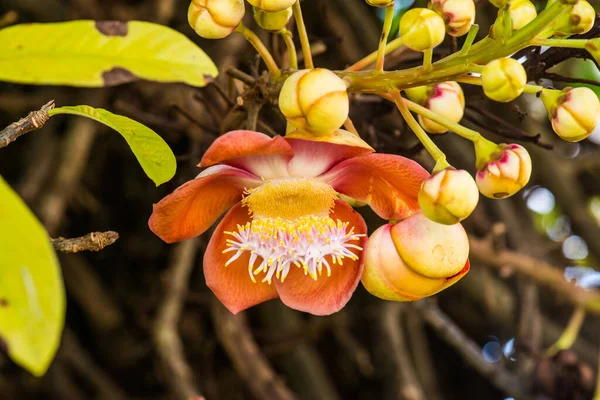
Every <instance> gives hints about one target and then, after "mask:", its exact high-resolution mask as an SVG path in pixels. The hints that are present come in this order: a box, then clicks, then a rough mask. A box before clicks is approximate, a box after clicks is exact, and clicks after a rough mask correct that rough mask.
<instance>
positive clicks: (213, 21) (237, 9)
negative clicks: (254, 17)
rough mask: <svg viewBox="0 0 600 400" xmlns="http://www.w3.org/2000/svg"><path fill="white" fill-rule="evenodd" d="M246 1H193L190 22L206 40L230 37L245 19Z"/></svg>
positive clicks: (189, 10)
mask: <svg viewBox="0 0 600 400" xmlns="http://www.w3.org/2000/svg"><path fill="white" fill-rule="evenodd" d="M244 13H245V7H244V0H192V3H191V4H190V7H189V9H188V22H189V23H190V26H191V27H192V28H193V29H194V31H196V33H197V34H198V35H200V36H201V37H203V38H206V39H222V38H224V37H226V36H228V35H229V34H230V33H231V32H233V30H234V29H235V28H236V27H237V26H238V25H239V23H240V22H241V21H242V18H244Z"/></svg>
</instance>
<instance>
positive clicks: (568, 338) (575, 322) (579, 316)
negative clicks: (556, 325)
mask: <svg viewBox="0 0 600 400" xmlns="http://www.w3.org/2000/svg"><path fill="white" fill-rule="evenodd" d="M584 320H585V308H584V307H581V306H580V307H577V308H576V309H575V312H573V315H571V319H569V323H568V324H567V327H566V328H565V330H564V332H563V333H562V334H561V335H560V337H559V338H558V340H557V341H556V343H554V344H553V345H552V346H550V348H548V350H546V356H548V357H553V356H554V355H556V353H558V352H559V351H561V350H567V349H570V348H571V347H572V346H573V343H575V340H577V336H579V331H580V330H581V325H583V321H584Z"/></svg>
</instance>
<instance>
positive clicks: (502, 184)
mask: <svg viewBox="0 0 600 400" xmlns="http://www.w3.org/2000/svg"><path fill="white" fill-rule="evenodd" d="M530 177H531V157H529V153H527V150H525V148H524V147H523V146H520V145H518V144H500V145H498V146H497V151H495V152H493V153H492V154H491V155H490V156H489V157H488V158H487V159H484V160H480V162H479V165H478V169H477V175H476V178H475V180H476V182H477V187H478V188H479V191H480V192H481V194H483V195H484V196H486V197H489V198H491V199H503V198H505V197H509V196H512V195H513V194H515V193H517V192H518V191H519V190H521V188H523V186H525V185H526V184H527V182H529V178H530Z"/></svg>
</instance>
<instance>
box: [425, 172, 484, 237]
mask: <svg viewBox="0 0 600 400" xmlns="http://www.w3.org/2000/svg"><path fill="white" fill-rule="evenodd" d="M478 201H479V190H477V184H476V183H475V180H474V179H473V177H472V176H471V174H469V173H468V172H467V171H465V170H462V169H461V170H456V169H454V168H446V169H444V170H441V171H438V172H435V173H433V175H431V176H430V177H429V178H428V179H426V180H425V181H423V183H422V184H421V190H420V191H419V206H420V207H421V211H423V214H425V216H427V218H429V219H430V220H432V221H434V222H437V223H439V224H444V225H454V224H457V223H459V222H460V221H462V220H463V219H465V218H467V217H468V216H469V215H471V213H472V212H473V210H475V207H477V202H478Z"/></svg>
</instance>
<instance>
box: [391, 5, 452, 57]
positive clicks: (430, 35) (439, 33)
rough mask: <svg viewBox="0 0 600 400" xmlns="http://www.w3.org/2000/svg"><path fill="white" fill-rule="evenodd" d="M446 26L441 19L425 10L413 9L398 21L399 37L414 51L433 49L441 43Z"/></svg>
mask: <svg viewBox="0 0 600 400" xmlns="http://www.w3.org/2000/svg"><path fill="white" fill-rule="evenodd" d="M445 33H446V26H445V25H444V20H443V19H442V17H440V16H439V15H437V14H436V13H435V12H433V11H431V10H429V9H427V8H413V9H412V10H409V11H407V12H406V14H404V15H403V16H402V18H401V19H400V36H401V37H402V42H403V43H404V45H405V46H406V47H409V48H411V49H413V50H415V51H425V50H430V49H433V48H434V47H435V46H437V45H439V44H440V43H442V41H443V40H444V35H445Z"/></svg>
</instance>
